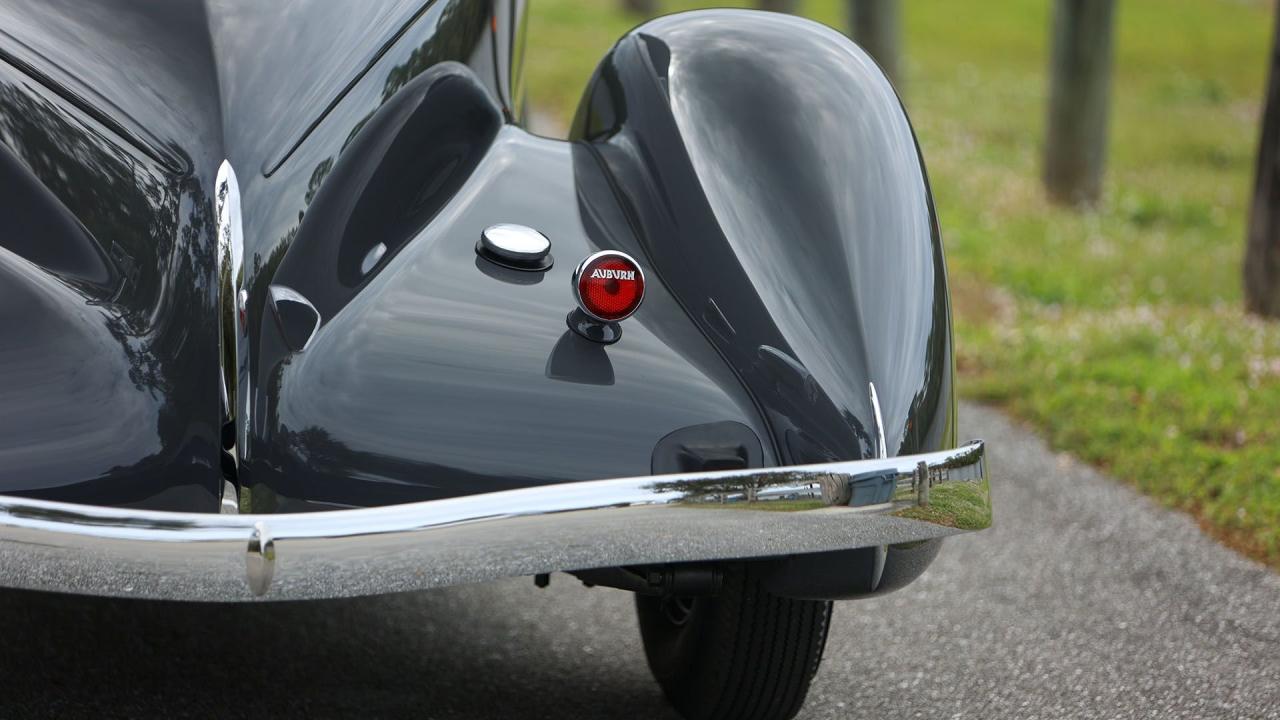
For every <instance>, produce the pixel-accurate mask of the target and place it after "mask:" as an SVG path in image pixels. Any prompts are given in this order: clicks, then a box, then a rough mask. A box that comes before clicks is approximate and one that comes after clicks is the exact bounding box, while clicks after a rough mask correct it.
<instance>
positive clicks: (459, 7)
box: [382, 0, 489, 102]
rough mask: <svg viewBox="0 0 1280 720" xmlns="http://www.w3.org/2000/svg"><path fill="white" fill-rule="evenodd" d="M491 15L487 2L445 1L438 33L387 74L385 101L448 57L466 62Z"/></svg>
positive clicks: (383, 98) (472, 0) (448, 58)
mask: <svg viewBox="0 0 1280 720" xmlns="http://www.w3.org/2000/svg"><path fill="white" fill-rule="evenodd" d="M488 14H489V10H488V7H487V6H486V3H478V2H474V0H449V2H447V3H444V9H443V10H441V11H440V19H439V20H438V21H437V24H436V28H435V32H434V33H432V35H431V36H430V37H428V38H427V39H426V41H424V42H423V43H422V44H420V45H418V47H416V48H414V50H413V52H411V53H409V59H408V60H406V61H405V62H404V63H402V64H400V65H397V66H395V67H394V68H392V69H391V72H389V73H387V79H386V81H385V82H383V84H382V101H383V102H386V101H387V100H390V99H391V96H392V95H395V94H396V93H397V92H398V91H399V90H400V88H402V87H404V86H405V85H407V84H409V81H410V80H412V79H414V78H415V77H417V76H418V75H420V74H421V73H422V72H423V71H424V70H426V69H427V68H429V67H431V66H432V65H435V64H436V63H440V62H444V61H445V60H456V61H459V62H466V61H467V58H468V57H469V56H470V55H471V52H472V51H473V50H474V49H475V47H476V41H477V39H478V38H479V37H480V35H481V34H482V33H484V31H485V24H486V21H487V20H488Z"/></svg>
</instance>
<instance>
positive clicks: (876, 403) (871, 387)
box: [867, 383, 889, 458]
mask: <svg viewBox="0 0 1280 720" xmlns="http://www.w3.org/2000/svg"><path fill="white" fill-rule="evenodd" d="M867 393H868V394H869V395H870V396H871V417H872V418H873V419H874V420H875V421H876V457H881V458H887V457H889V446H888V444H886V443H885V441H884V418H883V417H881V416H880V397H879V396H878V395H876V384H875V383H867Z"/></svg>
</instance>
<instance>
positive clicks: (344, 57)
mask: <svg viewBox="0 0 1280 720" xmlns="http://www.w3.org/2000/svg"><path fill="white" fill-rule="evenodd" d="M424 4H425V0H389V1H385V2H382V1H380V2H342V1H335V0H293V1H292V2H263V1H262V0H208V7H209V26H210V30H211V33H212V35H213V47H214V54H215V55H216V56H217V59H218V71H219V76H218V81H219V84H220V88H221V93H222V102H223V107H224V108H225V117H226V133H227V138H228V146H230V147H232V148H237V149H239V150H241V151H242V153H243V154H242V156H241V157H233V158H232V160H233V162H234V163H235V164H236V165H237V166H240V165H241V164H242V163H243V162H244V161H245V157H249V158H252V160H250V161H249V162H252V164H253V165H254V167H253V169H254V170H255V171H256V170H257V169H258V168H259V167H260V166H261V165H262V163H264V162H266V161H267V158H268V156H271V157H273V158H274V157H275V156H276V155H278V154H279V153H280V152H283V150H284V149H286V147H287V146H289V145H292V144H293V142H294V141H296V140H297V139H298V135H299V132H300V130H301V129H302V128H299V127H298V121H297V119H298V117H299V116H300V115H301V116H305V117H316V116H318V115H319V113H320V111H321V110H323V109H324V108H325V106H327V105H328V104H329V103H330V102H331V101H332V100H333V99H334V98H335V97H337V96H338V94H339V92H340V91H341V90H342V88H343V87H344V86H345V85H346V84H347V82H348V81H349V80H350V79H351V77H352V75H353V71H355V70H358V69H363V68H364V67H365V66H367V65H368V64H369V62H370V61H371V60H372V59H373V57H374V55H375V54H376V53H377V51H378V49H379V48H380V47H381V46H382V44H383V41H384V40H385V39H389V38H390V37H391V36H392V35H394V33H395V31H396V30H398V29H399V28H400V27H401V26H402V25H403V24H404V23H405V22H406V21H407V20H408V19H409V18H410V17H412V16H413V14H414V13H415V12H416V11H417V10H418V9H420V8H421V7H422V6H423V5H424ZM440 4H441V5H443V3H440ZM433 12H434V10H433ZM428 25H429V23H428ZM368 88H369V89H371V90H373V91H379V92H380V91H381V90H382V84H381V82H375V83H369V84H368Z"/></svg>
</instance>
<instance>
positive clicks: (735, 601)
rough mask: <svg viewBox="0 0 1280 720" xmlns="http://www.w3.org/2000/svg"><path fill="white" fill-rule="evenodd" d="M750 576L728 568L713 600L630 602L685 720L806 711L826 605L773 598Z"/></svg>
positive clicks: (766, 717)
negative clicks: (804, 706) (803, 708)
mask: <svg viewBox="0 0 1280 720" xmlns="http://www.w3.org/2000/svg"><path fill="white" fill-rule="evenodd" d="M753 575H754V574H753V572H752V569H751V565H749V564H742V563H738V564H733V565H728V566H726V567H725V568H724V585H723V589H722V591H721V592H720V594H719V595H717V596H715V597H707V598H673V597H665V598H659V597H653V596H646V595H637V596H636V613H637V615H638V616H639V618H640V636H641V638H643V640H644V652H645V656H646V657H647V658H648V660H649V669H650V670H651V671H653V676H654V677H655V678H656V679H657V681H658V684H659V685H661V686H662V690H663V692H664V693H666V696H667V699H668V700H669V701H670V702H671V704H672V705H674V706H675V708H676V710H678V711H680V714H681V715H683V716H684V717H686V718H688V720H786V719H787V718H791V717H794V716H795V714H796V713H797V712H799V711H800V707H801V706H802V705H804V698H805V694H806V693H808V691H809V682H810V681H811V680H812V679H813V675H814V673H816V672H817V671H818V664H819V663H820V662H821V661H822V650H823V647H824V646H825V645H826V643H827V627H828V624H829V623H830V620H831V603H830V602H825V601H813V600H790V599H787V598H782V597H778V596H777V595H773V594H771V593H769V592H768V591H766V590H765V589H764V588H763V587H762V586H761V585H760V582H759V581H758V580H757V579H756V578H755V577H753Z"/></svg>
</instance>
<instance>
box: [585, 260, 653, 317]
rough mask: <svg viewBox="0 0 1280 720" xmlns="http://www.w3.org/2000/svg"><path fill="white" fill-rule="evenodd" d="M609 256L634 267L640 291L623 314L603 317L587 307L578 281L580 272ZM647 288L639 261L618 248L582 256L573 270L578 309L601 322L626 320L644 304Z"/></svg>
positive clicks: (646, 280)
mask: <svg viewBox="0 0 1280 720" xmlns="http://www.w3.org/2000/svg"><path fill="white" fill-rule="evenodd" d="M610 258H613V259H617V260H621V261H622V262H624V263H626V264H628V265H630V266H631V267H632V268H635V271H636V273H637V275H638V276H639V278H638V281H639V283H640V292H639V297H638V298H637V299H636V302H635V305H633V306H632V308H631V309H630V310H629V311H628V312H627V313H626V314H625V315H621V316H619V317H614V318H605V317H601V316H599V315H597V314H596V313H594V312H592V311H591V308H589V307H587V303H586V302H585V301H584V300H583V298H582V288H581V285H580V284H579V282H578V281H579V280H580V279H581V278H582V273H583V272H585V271H586V269H587V268H588V267H590V266H591V265H592V264H593V263H595V262H597V261H599V260H607V259H610ZM647 288H648V279H647V278H646V277H645V274H644V268H642V267H640V263H638V262H636V259H635V258H633V257H631V256H630V255H628V254H627V253H624V252H622V251H620V250H601V251H600V252H596V253H592V254H590V255H588V256H587V257H585V258H583V260H582V262H580V263H578V267H576V268H574V270H573V299H574V301H575V302H576V303H577V304H578V309H580V310H582V312H583V313H585V314H586V315H587V317H589V318H591V319H592V320H596V321H598V322H602V323H616V322H622V321H623V320H626V319H627V318H629V317H631V316H632V315H635V314H636V311H637V310H639V309H640V306H641V305H643V304H644V296H645V293H646V291H647Z"/></svg>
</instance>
